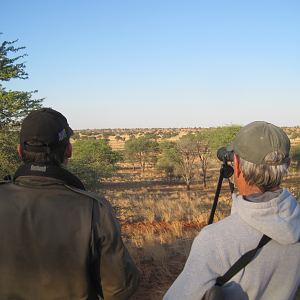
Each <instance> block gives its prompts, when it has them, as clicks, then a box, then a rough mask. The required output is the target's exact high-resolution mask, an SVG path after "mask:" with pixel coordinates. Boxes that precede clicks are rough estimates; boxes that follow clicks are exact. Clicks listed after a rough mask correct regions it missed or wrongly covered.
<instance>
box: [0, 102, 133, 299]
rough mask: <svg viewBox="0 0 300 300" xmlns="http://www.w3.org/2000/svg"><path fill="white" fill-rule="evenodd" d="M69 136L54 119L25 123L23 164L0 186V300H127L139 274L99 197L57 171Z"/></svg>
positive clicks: (45, 111) (33, 117) (50, 115)
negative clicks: (11, 178)
mask: <svg viewBox="0 0 300 300" xmlns="http://www.w3.org/2000/svg"><path fill="white" fill-rule="evenodd" d="M72 134H73V131H72V129H71V128H70V127H69V125H68V123H67V120H66V118H65V117H64V116H63V115H62V114H60V113H59V112H57V111H55V110H52V109H49V108H42V109H39V110H36V111H34V112H32V113H30V114H29V116H28V117H27V118H25V120H24V122H23V124H22V129H21V132H20V144H19V146H18V151H19V153H20V155H21V156H22V159H23V161H24V163H25V164H23V165H22V166H21V167H20V168H19V169H18V170H17V172H16V174H15V176H14V178H13V180H10V181H3V182H1V184H0V299H39V300H43V299H49V300H50V299H101V298H104V299H105V300H107V299H111V300H113V299H116V300H117V299H118V300H119V299H120V300H121V299H128V298H130V296H132V295H133V293H134V292H135V291H136V290H137V288H138V285H139V272H138V269H137V267H136V265H135V264H134V262H133V260H132V258H131V256H130V254H129V253H128V250H127V249H126V247H125V246H124V244H123V241H122V238H121V232H120V226H119V224H118V222H117V220H116V217H115V214H114V212H113V210H112V207H111V205H110V204H109V202H108V201H106V200H105V199H104V198H103V197H100V196H97V195H95V194H92V193H89V192H87V191H85V190H84V186H83V184H82V183H81V181H80V180H79V179H78V178H77V177H76V176H74V175H73V174H71V173H70V172H68V171H66V170H65V169H63V168H62V167H61V164H64V165H66V164H67V162H68V159H69V158H70V157H71V156H72V146H71V144H70V141H69V138H70V136H71V135H72Z"/></svg>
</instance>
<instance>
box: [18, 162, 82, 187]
mask: <svg viewBox="0 0 300 300" xmlns="http://www.w3.org/2000/svg"><path fill="white" fill-rule="evenodd" d="M22 176H37V177H48V178H54V179H58V180H61V181H63V182H64V183H65V184H66V185H69V186H73V187H75V188H79V189H81V190H85V188H84V185H83V183H82V182H81V181H80V180H79V179H78V178H77V177H76V176H75V175H74V174H72V173H70V172H69V171H67V170H65V169H63V168H61V167H58V166H54V165H49V164H43V163H36V162H32V163H25V164H23V165H22V166H20V167H19V169H18V170H17V172H16V173H15V176H14V179H13V180H14V181H15V180H16V179H17V178H18V177H22Z"/></svg>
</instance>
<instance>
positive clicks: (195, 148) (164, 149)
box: [0, 35, 300, 300]
mask: <svg viewBox="0 0 300 300" xmlns="http://www.w3.org/2000/svg"><path fill="white" fill-rule="evenodd" d="M0 36H1V35H0ZM16 43H17V40H16V41H12V42H7V41H4V42H2V45H1V47H0V101H1V102H0V128H1V130H0V176H1V177H3V176H4V175H6V174H12V175H13V174H14V172H15V170H16V168H17V167H18V166H19V164H20V163H21V161H20V158H19V156H18V153H17V151H16V146H17V144H18V132H19V129H20V125H21V123H22V120H23V119H24V117H25V116H26V115H28V113H29V112H30V111H31V110H33V109H36V108H39V107H41V106H42V102H43V99H32V95H33V93H34V92H35V91H33V92H23V91H11V90H9V91H7V90H6V88H5V87H4V86H3V83H5V82H7V81H9V80H12V79H23V80H24V79H27V77H28V74H27V73H26V72H25V62H20V61H22V60H23V58H24V57H25V56H26V54H24V53H23V54H21V55H14V54H15V53H19V52H22V51H23V50H24V47H15V45H16ZM71 125H72V124H71ZM240 128H241V126H239V125H227V126H224V127H218V128H207V129H203V128H165V129H163V128H152V129H145V128H143V129H141V128H139V129H94V130H81V131H76V132H75V134H74V136H73V137H72V144H73V157H72V158H71V159H70V160H69V164H68V169H69V170H70V171H71V172H73V173H74V174H75V175H77V176H78V177H79V178H80V179H81V180H82V181H83V183H84V185H85V186H86V189H88V190H90V191H92V192H95V193H101V194H103V195H104V196H105V197H106V198H107V199H108V200H109V201H110V202H111V203H112V205H113V207H114V209H115V211H116V214H117V217H118V219H119V221H120V224H121V227H122V233H123V237H124V241H125V243H126V245H127V247H128V249H129V251H130V252H131V254H132V256H133V258H134V260H135V261H136V263H137V265H138V267H139V268H140V270H141V274H142V281H141V287H140V289H139V290H138V291H137V293H136V294H135V295H134V297H133V299H144V300H147V299H162V297H163V295H164V293H165V292H166V291H167V289H168V288H169V286H170V285H171V283H172V282H173V281H174V280H175V278H176V277H177V276H178V275H179V273H180V272H181V270H182V268H183V266H184V263H185V261H186V258H187V256H188V253H189V250H190V247H191V244H192V241H193V239H194V237H195V236H196V235H197V234H198V233H199V231H200V230H201V228H202V227H203V226H205V225H206V224H207V220H208V218H209V214H210V210H211V207H212V203H213V200H214V196H215V191H216V185H217V181H218V177H219V170H220V166H221V162H220V161H218V160H217V159H216V152H217V150H218V149H219V148H221V147H223V146H227V145H228V144H229V143H230V142H231V141H232V140H234V137H235V135H236V133H237V132H238V130H239V129H240ZM284 130H285V131H286V132H287V134H288V135H289V137H290V139H291V141H292V150H291V157H292V166H291V172H290V176H289V177H288V178H287V179H286V180H285V182H284V185H285V186H287V187H288V188H289V189H290V191H291V192H292V193H294V194H295V195H296V197H298V199H300V189H299V167H300V143H299V141H300V129H299V128H298V127H294V128H284ZM230 206H231V193H230V188H229V184H228V182H227V181H226V180H225V181H224V182H223V186H222V190H221V194H220V197H219V204H218V207H217V211H216V215H215V219H214V220H215V221H217V220H219V219H222V218H224V217H226V216H228V215H229V214H230ZM295 299H300V295H296V296H295Z"/></svg>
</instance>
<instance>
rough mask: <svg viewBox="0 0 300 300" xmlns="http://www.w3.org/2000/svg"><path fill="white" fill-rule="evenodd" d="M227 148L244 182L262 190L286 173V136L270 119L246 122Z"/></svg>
mask: <svg viewBox="0 0 300 300" xmlns="http://www.w3.org/2000/svg"><path fill="white" fill-rule="evenodd" d="M228 150H229V151H232V150H233V151H234V153H235V154H236V155H237V156H238V158H239V161H240V166H241V170H242V172H243V174H244V177H245V180H246V182H247V183H248V184H249V185H256V186H257V187H258V188H259V189H260V190H261V191H262V192H263V193H264V192H266V191H268V190H271V189H273V188H274V187H278V186H279V185H280V183H281V181H282V178H283V177H284V176H286V175H287V161H288V159H289V151H290V140H289V138H288V137H287V135H286V133H285V132H284V131H283V130H282V129H281V128H279V127H277V126H275V125H273V124H271V123H267V122H262V121H256V122H252V123H250V124H248V125H246V126H245V127H243V128H242V129H241V130H240V131H239V132H238V134H237V136H236V139H235V140H234V141H233V142H232V143H231V144H230V145H229V146H228Z"/></svg>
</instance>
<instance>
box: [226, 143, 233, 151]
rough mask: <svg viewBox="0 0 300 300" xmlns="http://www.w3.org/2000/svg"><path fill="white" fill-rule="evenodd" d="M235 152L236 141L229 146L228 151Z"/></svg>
mask: <svg viewBox="0 0 300 300" xmlns="http://www.w3.org/2000/svg"><path fill="white" fill-rule="evenodd" d="M233 150H234V141H233V142H231V143H230V144H229V146H228V147H227V151H233Z"/></svg>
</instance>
